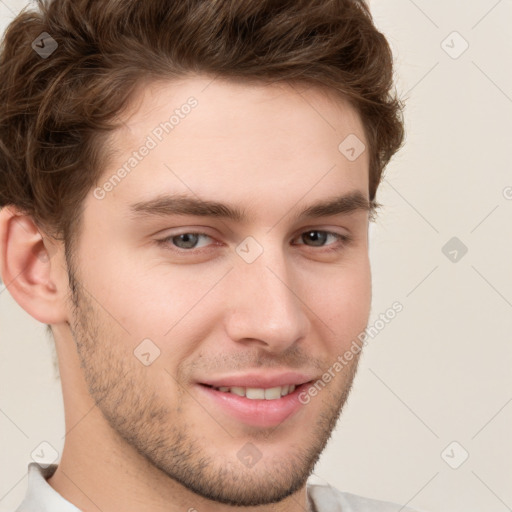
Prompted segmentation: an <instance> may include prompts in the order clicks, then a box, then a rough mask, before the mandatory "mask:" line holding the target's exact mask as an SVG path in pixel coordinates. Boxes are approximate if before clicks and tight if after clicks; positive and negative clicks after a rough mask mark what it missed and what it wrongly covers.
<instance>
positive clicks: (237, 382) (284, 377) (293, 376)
mask: <svg viewBox="0 0 512 512" xmlns="http://www.w3.org/2000/svg"><path fill="white" fill-rule="evenodd" d="M313 378H314V377H311V376H310V375H306V374H304V373H298V372H281V373H269V372H265V373H261V372H259V373H245V374H243V375H224V376H221V377H212V378H210V379H205V380H201V381H200V382H199V383H200V384H207V385H209V386H213V387H215V388H220V387H241V388H274V387H277V386H291V385H292V384H293V385H295V386H300V385H301V384H304V383H305V382H309V381H311V380H313Z"/></svg>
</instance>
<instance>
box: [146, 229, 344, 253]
mask: <svg viewBox="0 0 512 512" xmlns="http://www.w3.org/2000/svg"><path fill="white" fill-rule="evenodd" d="M308 233H326V234H327V235H332V236H334V237H335V238H337V239H338V242H339V243H338V244H336V243H333V244H330V245H327V246H314V245H313V246H307V245H306V244H305V243H301V244H296V245H305V246H306V247H312V248H318V249H323V251H322V252H325V253H330V252H336V251H341V250H342V249H344V248H345V247H346V246H347V245H348V244H350V243H351V242H352V240H353V239H352V237H351V236H349V235H346V234H341V233H335V232H333V231H327V230H322V229H310V230H307V231H303V232H302V233H301V234H300V235H299V237H301V236H303V235H305V234H308ZM182 235H200V236H206V237H207V238H212V237H211V236H210V235H207V234H206V233H198V232H194V231H185V232H183V233H176V234H173V235H170V236H167V237H165V238H162V239H160V240H156V243H157V244H158V245H159V246H162V247H163V248H164V249H166V250H169V251H173V252H177V253H179V254H185V253H192V254H197V253H200V252H202V249H205V250H208V247H200V248H199V249H195V248H191V249H181V248H179V247H175V246H174V247H172V240H173V238H176V237H178V236H182ZM332 246H334V247H332Z"/></svg>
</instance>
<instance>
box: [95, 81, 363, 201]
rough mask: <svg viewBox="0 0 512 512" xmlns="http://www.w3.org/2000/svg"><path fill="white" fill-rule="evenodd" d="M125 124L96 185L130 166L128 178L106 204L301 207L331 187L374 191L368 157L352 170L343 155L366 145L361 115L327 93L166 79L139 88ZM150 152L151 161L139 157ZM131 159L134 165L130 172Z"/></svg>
mask: <svg viewBox="0 0 512 512" xmlns="http://www.w3.org/2000/svg"><path fill="white" fill-rule="evenodd" d="M120 118H121V120H122V122H123V126H122V127H121V128H120V129H119V130H117V131H116V132H114V133H113V135H112V138H111V140H110V146H111V147H112V148H113V149H114V152H113V156H112V158H111V160H110V163H109V165H108V167H107V168H106V169H105V172H104V173H103V175H102V177H101V179H100V182H99V183H98V185H99V186H101V185H102V184H103V183H105V182H106V180H109V179H110V178H111V177H113V176H114V174H115V173H116V171H117V170H119V169H120V168H121V167H122V166H124V168H125V170H126V171H127V172H123V173H122V174H123V178H122V179H121V180H115V181H116V183H115V186H114V187H113V188H114V190H113V191H112V192H109V194H108V195H107V198H106V199H108V202H116V201H117V202H119V201H121V202H123V203H127V202H128V201H129V202H130V203H133V202H134V200H139V201H142V200H144V199H148V198H150V197H153V196H154V194H155V192H159V193H163V192H169V193H182V194H183V193H189V194H192V195H196V196H201V197H205V198H208V199H210V198H211V197H212V195H214V196H215V199H220V200H225V201H231V202H232V201H233V200H235V199H237V198H240V199H241V200H243V199H246V200H247V201H249V202H251V201H254V200H255V198H256V196H258V197H259V198H260V199H262V200H265V199H266V200H267V201H272V200H276V199H277V200H279V201H283V200H284V199H285V198H289V199H290V200H291V199H294V201H295V202H296V201H297V200H299V199H300V197H301V196H303V195H304V194H306V193H312V194H313V195H314V194H319V195H323V196H325V195H327V194H329V193H331V192H333V193H334V192H335V191H334V190H333V188H337V189H339V191H347V190H354V189H358V190H360V191H364V192H365V193H367V190H368V164H369V157H368V151H364V152H363V153H362V154H361V155H360V156H359V157H358V158H357V160H353V161H350V160H349V159H347V158H346V156H345V155H344V154H342V152H341V150H340V149H339V146H340V144H341V143H342V142H343V141H344V140H346V138H347V137H349V136H352V137H353V136H356V137H357V139H359V141H361V144H365V145H367V144H366V140H365V135H364V129H363V125H362V122H361V119H360V116H359V114H358V113H357V111H356V110H355V109H354V108H353V107H352V106H351V105H350V104H349V103H348V102H347V101H346V100H343V99H342V98H341V97H340V96H338V95H335V94H334V93H332V92H330V91H328V90H327V89H325V88H319V87H312V86H311V85H306V84H284V83H275V84H271V85H268V84H266V85H263V84H248V83H240V82H234V81H230V80H225V79H218V78H216V79H213V78H210V77H205V76H194V77H187V78H186V79H182V80H179V81H173V82H171V81H163V80H160V81H155V82H150V83H146V84H144V86H143V87H140V88H139V90H138V91H137V94H136V95H134V98H133V101H132V103H131V105H130V107H129V108H128V109H127V110H126V111H125V112H124V113H123V114H122V115H121V116H120ZM144 146H147V147H150V149H149V150H145V151H144V153H145V155H144V156H143V157H142V158H141V157H140V154H139V155H138V156H137V155H135V156H134V154H135V153H140V152H141V151H139V150H141V149H143V148H144ZM134 159H137V161H135V160H134ZM130 160H132V164H135V165H133V166H126V163H127V162H129V161H130ZM308 190H309V191H310V192H308ZM262 204H264V203H262Z"/></svg>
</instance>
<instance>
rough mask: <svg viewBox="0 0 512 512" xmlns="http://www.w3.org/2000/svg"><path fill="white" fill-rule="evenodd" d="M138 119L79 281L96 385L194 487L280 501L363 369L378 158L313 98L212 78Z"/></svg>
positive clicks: (336, 108) (125, 431)
mask: <svg viewBox="0 0 512 512" xmlns="http://www.w3.org/2000/svg"><path fill="white" fill-rule="evenodd" d="M191 97H193V98H194V99H193V100H190V98H191ZM187 100H188V103H187ZM187 104H188V105H189V107H185V105H187ZM136 105H137V108H136V109H134V110H133V111H132V112H130V115H128V114H127V115H126V118H125V125H124V127H123V129H122V130H119V131H118V132H116V133H115V136H114V138H113V144H114V147H115V148H116V150H117V152H116V156H115V158H114V159H113V160H112V161H111V163H110V164H109V166H108V169H106V170H105V172H104V174H103V176H102V179H101V180H100V182H99V183H98V184H97V187H96V188H95V189H93V190H91V191H90V193H89V195H88V196H87V198H86V201H85V209H84V216H83V231H82V232H81V235H80V239H79V242H78V245H77V247H76V249H75V250H76V252H75V254H76V259H75V260H74V263H73V267H74V268H71V273H70V281H71V285H72V286H71V288H72V289H73V286H75V287H76V293H75V294H74V295H73V304H74V307H73V308H72V312H71V313H70V315H71V320H70V329H71V334H72V336H73V338H74V340H75V342H76V345H77V349H78V355H79V359H80V362H81V371H82V373H83V378H84V379H85V382H86V384H87V387H88V389H89V392H90V394H91V396H92V398H93V399H94V401H95V402H96V404H97V405H98V407H99V408H100V410H101V412H102V414H103V417H104V419H105V421H106V422H108V425H109V426H110V427H111V428H112V429H113V430H114V431H115V432H116V433H117V434H119V436H120V438H122V439H123V440H124V441H126V442H127V443H129V445H131V446H133V447H134V448H135V449H136V450H137V451H138V452H139V453H140V454H142V455H143V456H144V457H146V458H147V460H149V461H150V462H151V463H152V464H153V465H154V466H155V467H156V468H158V469H159V470H161V471H162V472H163V473H164V474H166V475H168V476H169V477H170V478H172V479H173V480H175V481H177V482H179V483H180V484H182V485H183V486H185V487H186V488H187V489H189V490H191V491H193V492H194V493H196V494H199V495H201V496H203V497H206V498H209V499H212V500H216V501H218V502H222V503H226V504H231V505H238V506H251V505H261V504H265V503H272V502H277V501H280V500H282V499H284V498H285V497H286V496H289V495H290V494H292V493H293V492H295V491H297V490H298V489H299V488H301V487H302V486H303V485H304V484H305V482H306V479H307V478H308V476H309V475H310V474H311V472H312V470H313V467H314V464H315V462H316V461H317V460H318V457H319V455H320V453H321V451H322V450H323V448H324V447H325V444H326V443H327V440H328V439H329V437H330V434H331V432H332V430H333V428H334V426H335V424H336V421H337V419H338V416H339V414H340V412H341V409H342V406H343V404H344V402H345V400H346V398H347V395H348V392H349V389H350V386H351V383H352V380H353V377H354V375H355V372H356V367H357V355H356V356H354V358H353V359H352V360H350V361H345V364H344V365H343V367H342V369H341V370H335V371H333V365H334V364H335V362H336V361H339V360H340V359H339V357H341V356H343V354H344V353H345V352H346V351H347V350H348V349H349V347H350V346H351V343H352V341H353V340H355V339H356V338H357V336H358V335H359V334H360V333H361V332H362V331H363V330H364V328H365V327H366V325H367V321H368V316H369V311H370V299H371V276H370V267H369V259H368V218H369V216H368V210H367V209H366V208H365V207H364V206H363V205H364V203H365V202H367V201H368V154H367V153H368V152H367V151H365V152H363V153H362V154H361V155H360V156H359V157H358V158H357V159H356V160H353V159H352V160H349V159H348V158H346V157H345V155H344V154H342V153H341V152H340V150H339V149H338V146H339V145H340V143H341V142H342V141H343V140H344V139H345V138H346V137H347V136H348V135H349V134H355V135H356V136H357V137H358V138H359V139H360V140H362V141H364V132H363V127H362V124H361V122H360V119H359V116H358V115H357V113H356V112H355V111H354V110H353V109H352V108H351V107H350V106H349V105H348V104H346V103H344V102H342V101H341V100H340V99H336V98H334V97H331V96H328V95H326V93H325V92H324V93H322V92H321V91H320V90H317V89H314V88H309V89H304V88H299V87H298V86H295V87H291V86H285V85H279V86H277V85H272V86H248V85H241V84H234V83H230V82H227V81H221V80H215V81H213V82H212V80H211V79H206V78H204V77H190V78H188V79H187V80H184V81H182V82H180V83H172V84H171V83H163V82H160V83H153V84H151V85H148V86H147V87H146V88H145V89H144V92H143V93H141V95H140V96H139V98H138V101H137V102H136ZM173 112H175V117H174V118H173V119H171V122H170V124H168V125H165V122H166V121H167V122H169V118H170V116H171V114H173ZM161 123H163V124H161ZM162 127H165V128H162ZM143 146H145V147H146V148H148V149H147V151H146V150H144V149H141V148H142V147H143ZM134 152H136V154H135V156H134ZM130 158H132V160H131V161H130ZM130 162H131V163H130ZM125 164H126V165H125ZM123 165H125V172H122V171H119V169H121V168H122V167H123ZM127 169H129V171H127ZM114 175H115V176H117V177H114ZM109 183H110V185H109ZM357 194H359V195H360V196H361V197H360V198H359V201H354V197H355V196H356V195H357ZM171 196H172V197H171ZM342 196H346V197H345V199H342V200H341V201H337V202H336V201H335V202H334V203H332V204H331V207H330V208H328V209H326V208H318V207H317V208H311V207H312V206H313V205H317V203H329V202H332V201H333V200H335V199H337V198H340V197H342ZM347 198H348V199H347ZM350 198H352V200H351V199H350ZM155 200H158V202H156V201H155ZM68 264H69V262H68ZM329 368H330V369H331V372H330V375H331V378H328V377H325V374H326V372H327V371H328V370H329ZM319 382H321V384H319ZM315 383H316V390H317V392H316V393H314V392H313V393H309V391H308V390H310V389H312V386H313V387H314V384H315ZM292 386H295V390H293V387H292ZM243 395H245V396H243ZM313 395H314V396H313Z"/></svg>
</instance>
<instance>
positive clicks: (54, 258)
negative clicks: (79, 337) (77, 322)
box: [0, 206, 67, 324]
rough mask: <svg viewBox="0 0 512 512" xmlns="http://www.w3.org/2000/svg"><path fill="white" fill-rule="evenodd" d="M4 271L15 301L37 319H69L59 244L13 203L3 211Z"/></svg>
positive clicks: (0, 263) (0, 257)
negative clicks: (67, 316)
mask: <svg viewBox="0 0 512 512" xmlns="http://www.w3.org/2000/svg"><path fill="white" fill-rule="evenodd" d="M0 274H1V276H2V280H3V282H4V284H5V285H6V287H7V290H8V291H9V293H10V294H11V296H12V297H13V298H14V300H16V302H17V303H18V304H19V305H20V306H21V307H22V308H23V309H24V310H25V311H26V312H27V313H29V315H31V316H32V317H34V318H35V319H36V320H38V321H39V322H42V323H45V324H58V323H61V322H65V321H66V320H67V318H66V308H65V297H66V292H67V289H66V288H65V287H66V283H67V280H65V279H64V278H65V277H66V276H67V274H66V271H65V267H64V266H62V264H61V262H60V254H59V250H58V247H57V245H56V244H55V243H53V242H52V241H50V239H49V238H47V237H45V236H44V235H43V234H42V233H41V232H40V231H39V229H38V228H37V226H36V224H35V223H34V221H33V220H32V218H31V217H29V216H27V215H24V214H22V213H20V212H19V211H18V210H16V209H15V208H13V207H11V206H6V207H4V208H2V210H0Z"/></svg>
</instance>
